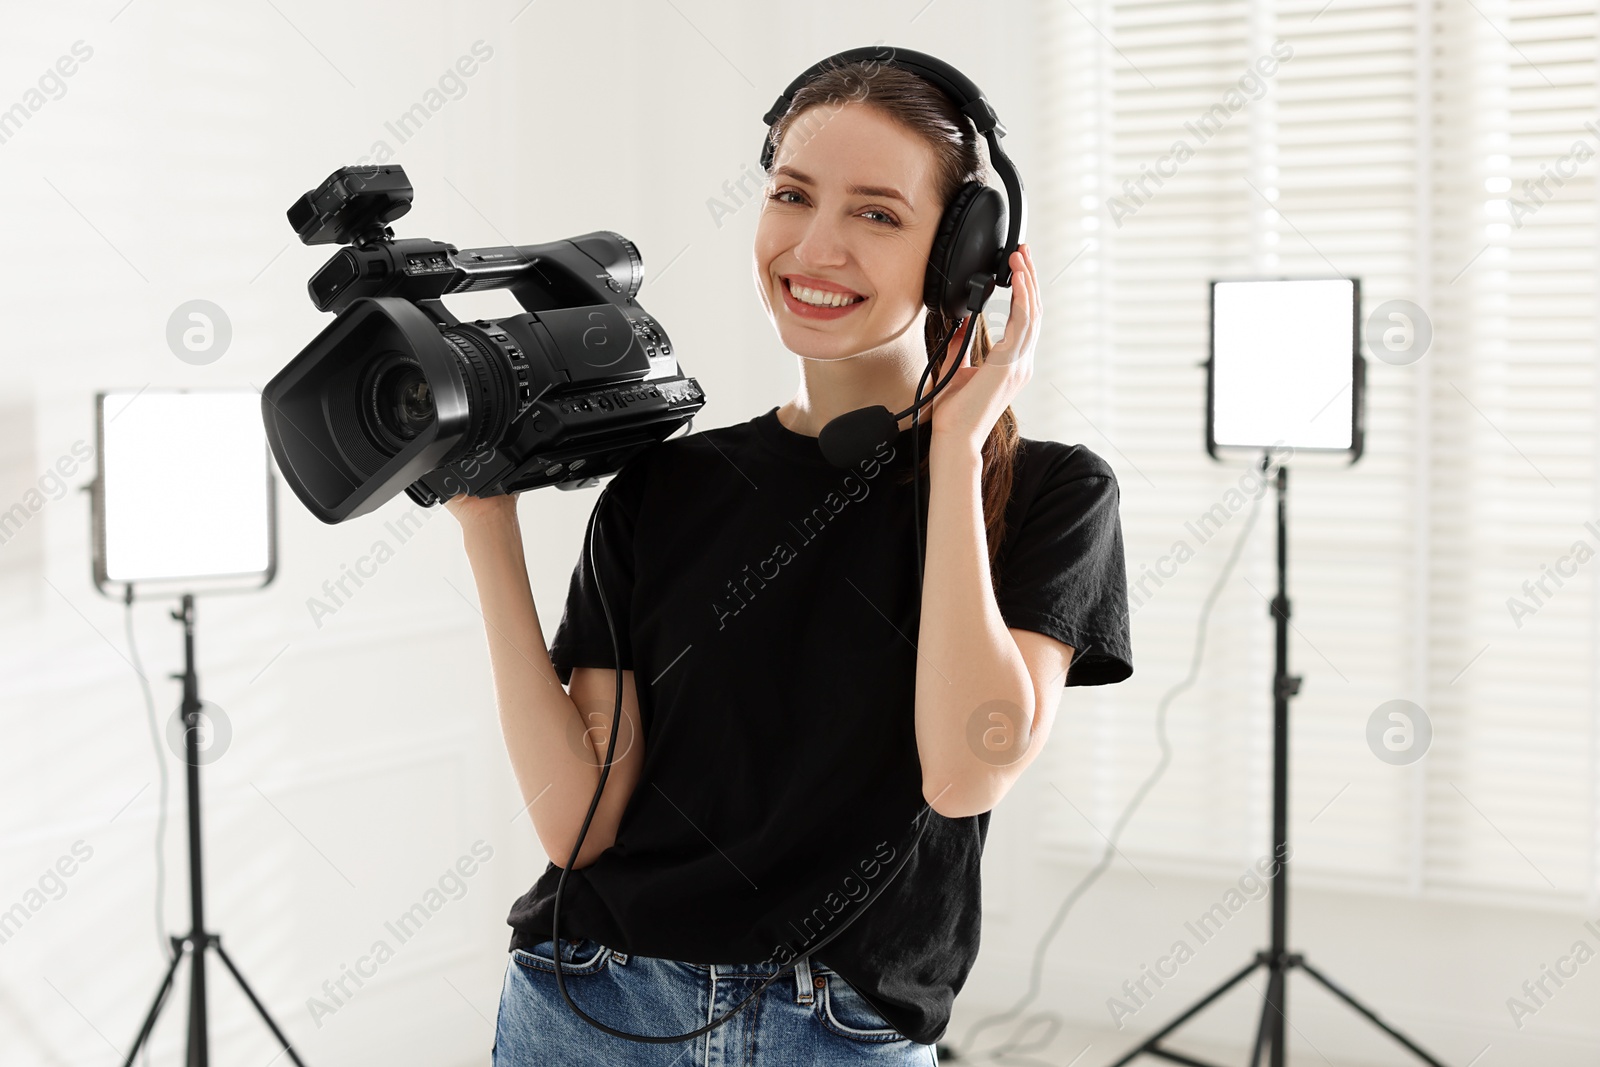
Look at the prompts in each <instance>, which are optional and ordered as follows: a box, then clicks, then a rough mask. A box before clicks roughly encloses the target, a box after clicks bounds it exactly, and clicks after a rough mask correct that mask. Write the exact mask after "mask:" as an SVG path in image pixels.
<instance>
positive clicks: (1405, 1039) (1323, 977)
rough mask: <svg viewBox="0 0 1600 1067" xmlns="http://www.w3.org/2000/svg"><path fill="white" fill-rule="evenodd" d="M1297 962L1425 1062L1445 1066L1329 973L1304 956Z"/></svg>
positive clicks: (1432, 1065) (1337, 995) (1434, 1065)
mask: <svg viewBox="0 0 1600 1067" xmlns="http://www.w3.org/2000/svg"><path fill="white" fill-rule="evenodd" d="M1295 962H1296V963H1297V964H1299V965H1300V966H1301V967H1304V968H1305V969H1306V973H1307V974H1309V975H1310V976H1311V977H1313V978H1315V979H1316V980H1317V981H1319V982H1321V983H1322V984H1323V985H1324V986H1326V987H1327V988H1328V990H1329V991H1330V992H1331V993H1333V995H1334V996H1336V997H1338V998H1339V999H1340V1000H1342V1001H1344V1002H1345V1003H1346V1004H1348V1005H1350V1006H1351V1007H1352V1008H1354V1009H1355V1010H1356V1011H1358V1012H1360V1013H1361V1014H1362V1015H1365V1016H1366V1017H1367V1018H1368V1019H1370V1020H1372V1025H1374V1026H1376V1027H1377V1028H1378V1029H1379V1030H1382V1031H1383V1032H1384V1033H1386V1034H1388V1035H1389V1036H1390V1037H1392V1038H1394V1039H1395V1040H1396V1041H1398V1042H1400V1044H1402V1045H1404V1046H1405V1047H1406V1048H1407V1049H1409V1050H1410V1051H1411V1052H1412V1053H1413V1054H1414V1055H1415V1056H1416V1057H1417V1058H1418V1059H1420V1060H1422V1062H1423V1063H1426V1064H1430V1065H1431V1067H1444V1064H1442V1063H1440V1062H1439V1061H1438V1060H1436V1059H1434V1058H1433V1057H1432V1056H1430V1055H1428V1054H1427V1053H1426V1052H1424V1051H1423V1050H1422V1049H1420V1048H1418V1047H1417V1045H1416V1044H1415V1043H1414V1042H1413V1041H1412V1040H1411V1039H1410V1038H1408V1037H1406V1035H1404V1034H1402V1033H1401V1032H1400V1031H1398V1030H1396V1029H1395V1028H1394V1027H1392V1026H1390V1025H1389V1024H1388V1023H1386V1022H1384V1021H1383V1020H1382V1019H1380V1018H1378V1016H1377V1014H1376V1013H1375V1012H1373V1011H1371V1010H1369V1009H1368V1008H1367V1007H1366V1006H1364V1005H1363V1004H1361V1003H1360V1002H1359V1001H1357V1000H1356V998H1355V997H1352V996H1351V995H1350V994H1349V993H1346V992H1345V991H1344V990H1342V989H1340V988H1339V987H1338V986H1337V985H1335V984H1334V983H1333V981H1332V979H1330V978H1328V976H1327V975H1325V974H1323V973H1322V972H1321V971H1319V970H1317V969H1316V968H1315V967H1313V966H1311V964H1309V963H1307V962H1306V961H1305V959H1304V957H1302V958H1300V959H1297V960H1296V961H1295Z"/></svg>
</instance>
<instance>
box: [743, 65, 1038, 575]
mask: <svg viewBox="0 0 1600 1067" xmlns="http://www.w3.org/2000/svg"><path fill="white" fill-rule="evenodd" d="M844 103H861V104H865V105H867V106H868V107H874V108H877V109H878V110H879V111H881V112H882V113H883V114H885V115H887V116H889V117H890V118H892V119H894V120H895V121H896V122H898V123H900V124H901V125H902V126H904V127H905V128H907V129H909V130H910V131H911V132H913V133H915V134H918V135H920V136H921V137H922V139H923V140H924V141H926V142H927V143H928V145H929V147H931V148H932V149H933V153H934V156H935V159H936V161H937V162H936V164H935V167H934V174H935V178H934V180H935V184H936V186H937V191H938V196H939V204H940V205H941V208H942V207H943V205H945V204H948V203H949V202H950V200H951V198H953V197H954V196H955V194H956V191H957V190H959V189H960V188H961V186H962V184H963V183H965V182H969V181H974V182H981V181H984V179H985V176H986V172H987V169H986V167H985V165H984V162H983V157H982V156H981V155H980V154H979V152H978V135H977V131H976V130H975V129H974V128H973V126H972V123H971V121H970V120H968V119H967V117H966V116H965V115H963V114H962V113H961V112H960V111H958V110H957V109H956V106H955V104H954V102H952V101H951V100H950V98H949V97H948V96H946V95H945V94H944V93H943V92H942V91H941V90H939V89H938V88H936V87H935V86H933V85H932V84H930V83H929V82H927V81H925V80H923V79H922V78H920V77H918V76H917V75H915V74H912V73H910V72H909V71H905V70H901V69H899V68H898V67H891V66H888V65H887V64H884V63H880V62H877V61H876V60H863V61H857V62H854V63H846V64H841V65H835V66H833V67H830V68H828V69H826V70H824V71H823V72H822V73H820V74H818V75H817V76H816V77H814V78H812V79H811V80H810V81H809V82H807V83H806V84H805V85H803V86H802V87H801V88H800V89H798V90H796V92H795V94H794V98H793V100H791V101H790V104H789V109H788V110H787V111H785V112H784V114H783V115H782V117H780V118H779V119H778V120H777V121H776V122H774V123H773V124H772V129H771V131H770V132H769V134H768V138H769V139H770V141H771V143H772V147H773V162H774V163H776V161H777V148H778V145H779V144H780V143H782V141H783V138H784V135H785V134H787V133H789V132H790V128H791V127H792V126H794V125H795V120H796V119H797V118H799V116H800V115H801V113H802V112H805V111H807V110H809V109H810V108H813V107H817V106H818V105H823V104H829V105H832V104H844ZM815 128H816V126H815V124H813V123H809V122H802V123H800V125H799V128H798V129H796V130H795V131H794V132H795V133H796V134H803V135H805V136H810V134H811V133H812V132H814V131H815ZM768 173H769V176H770V173H771V168H770V167H769V168H768ZM954 324H955V323H954V321H953V320H951V319H949V318H948V317H946V315H945V314H944V312H943V311H934V310H930V311H929V312H928V315H927V318H926V320H925V323H924V328H923V341H924V344H925V345H926V346H927V350H928V356H929V357H930V358H931V359H932V361H933V375H932V377H931V378H930V379H929V381H928V383H927V385H926V386H925V388H924V396H926V395H927V393H929V392H931V391H932V390H933V387H934V386H935V385H936V384H938V381H939V379H940V378H941V377H942V374H941V368H942V367H943V365H944V361H945V355H946V353H945V350H944V348H943V347H942V342H943V341H944V337H945V334H947V333H948V332H949V331H950V328H951V327H952V326H953V325H954ZM972 331H973V332H972V342H971V344H970V345H969V346H968V352H969V355H970V357H971V362H972V365H973V366H975V367H976V366H979V365H981V364H982V363H983V362H984V361H985V360H986V359H987V358H988V356H989V350H990V347H991V345H992V342H991V340H990V338H989V330H988V326H987V325H986V324H985V322H984V318H983V315H982V314H981V313H980V314H978V315H977V316H975V318H974V321H973V323H972ZM1020 440H1021V434H1020V433H1019V431H1018V429H1017V416H1016V413H1015V412H1013V411H1012V410H1011V408H1010V406H1007V407H1006V409H1005V410H1004V411H1002V412H1001V413H1000V418H999V419H998V420H997V421H996V422H995V425H994V428H993V429H992V430H990V431H989V436H988V438H986V439H985V440H984V442H983V452H982V455H983V479H982V487H983V525H984V530H985V532H986V534H987V540H988V549H989V576H990V581H991V583H992V584H994V586H995V587H996V588H997V589H998V587H999V581H998V574H997V571H996V568H995V559H996V557H997V556H998V554H999V552H1000V542H1001V539H1002V538H1003V537H1004V536H1005V530H1006V522H1005V519H1006V503H1007V501H1009V500H1010V499H1011V483H1012V480H1013V477H1014V475H1015V473H1016V457H1017V447H1018V443H1019V441H1020ZM930 459H931V457H930V456H926V455H925V456H923V457H922V466H921V469H920V471H919V472H918V473H919V474H920V475H923V476H925V475H927V473H928V470H929V461H930ZM904 481H905V482H907V483H909V482H910V481H911V472H910V471H907V472H906V476H905V479H904ZM924 506H926V504H924Z"/></svg>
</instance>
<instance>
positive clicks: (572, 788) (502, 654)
mask: <svg viewBox="0 0 1600 1067" xmlns="http://www.w3.org/2000/svg"><path fill="white" fill-rule="evenodd" d="M462 539H463V542H464V544H465V546H466V550H467V559H468V560H469V562H470V563H471V564H472V574H473V579H474V581H475V582H476V584H477V589H478V601H479V604H480V605H481V607H482V611H483V621H484V630H485V632H486V634H487V636H488V640H489V662H490V666H491V669H492V671H493V674H494V688H495V700H496V703H497V705H498V707H499V715H500V730H501V733H502V734H503V735H504V737H505V743H506V752H507V754H508V755H509V756H510V758H511V766H512V770H513V771H514V773H515V774H516V778H517V784H518V786H519V787H520V788H521V791H522V799H523V802H524V803H525V804H527V806H528V808H527V810H528V813H529V815H530V817H531V818H532V820H533V825H534V829H535V831H536V832H537V833H538V835H539V840H540V842H541V843H542V844H543V846H544V850H545V853H546V854H547V855H548V856H549V857H550V858H551V859H552V860H553V861H554V862H556V863H557V864H559V865H561V866H566V864H567V862H568V860H569V859H570V858H571V856H572V846H573V844H574V842H576V840H577V836H578V830H579V828H580V827H581V826H582V825H583V817H584V815H585V814H587V812H588V810H589V804H590V802H591V801H592V800H593V799H594V791H595V787H596V786H597V785H599V782H600V768H599V766H598V764H599V759H598V757H596V756H595V755H594V750H593V748H592V745H591V741H590V739H589V733H588V731H586V726H585V724H584V723H583V720H582V718H581V717H580V715H579V713H578V709H577V707H576V705H575V704H574V703H573V700H572V698H571V696H569V695H568V693H567V691H566V690H565V689H564V688H562V685H561V681H560V679H558V678H557V677H556V673H555V668H554V666H553V665H552V664H551V662H550V654H549V652H548V651H546V647H545V638H544V631H543V629H542V628H541V626H540V624H539V614H538V610H537V608H536V607H535V605H534V602H533V592H532V589H531V588H530V586H529V582H528V569H527V562H526V559H525V557H524V555H523V549H522V532H521V529H520V527H519V525H518V523H517V517H516V511H515V509H514V508H511V509H507V510H505V511H503V512H497V513H494V514H492V515H488V516H481V517H478V518H476V519H474V520H472V521H470V522H466V523H463V527H462ZM613 783H617V784H618V785H620V783H619V782H618V775H617V773H616V770H615V768H613V771H612V774H611V775H610V776H608V777H607V779H606V793H607V794H608V795H607V796H606V797H604V798H603V799H602V801H601V805H600V807H599V808H598V809H596V811H595V817H594V822H593V823H592V824H591V826H590V828H589V833H588V834H587V835H586V836H585V838H584V845H583V853H582V854H581V855H580V856H579V857H578V862H577V864H576V865H577V866H579V867H583V866H586V865H587V864H588V863H589V862H590V861H592V859H593V858H594V857H595V856H597V855H598V854H599V853H600V852H601V851H603V850H604V849H605V848H607V847H609V846H610V844H611V843H612V842H613V841H614V840H615V836H616V827H617V823H618V821H619V819H620V815H621V811H620V806H619V805H617V804H612V803H608V801H612V800H613V799H615V798H613V797H612V796H610V794H613V793H616V792H618V789H616V788H613Z"/></svg>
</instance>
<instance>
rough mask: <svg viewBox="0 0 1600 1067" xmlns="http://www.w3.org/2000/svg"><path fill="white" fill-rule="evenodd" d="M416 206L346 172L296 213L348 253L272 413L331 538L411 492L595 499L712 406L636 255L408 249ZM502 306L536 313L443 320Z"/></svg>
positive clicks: (279, 386) (593, 245)
mask: <svg viewBox="0 0 1600 1067" xmlns="http://www.w3.org/2000/svg"><path fill="white" fill-rule="evenodd" d="M411 199H412V189H411V186H410V183H409V181H408V180H407V178H406V176H405V172H404V170H402V169H401V168H400V167H399V166H396V165H385V166H369V167H344V168H341V169H340V170H337V171H335V172H334V173H333V174H332V175H330V176H329V178H328V179H327V181H325V182H324V183H323V184H322V185H321V186H319V187H318V188H317V189H315V190H312V191H310V192H308V193H306V194H305V195H304V196H302V197H301V198H300V199H299V200H297V201H296V202H295V204H294V206H293V207H291V208H290V209H289V212H288V217H289V222H290V224H291V225H292V226H293V227H294V229H295V232H296V233H297V234H298V235H299V236H300V239H301V241H303V242H304V243H306V244H330V243H338V244H344V245H347V247H344V248H341V249H340V250H339V251H338V252H336V253H335V254H334V255H333V256H332V257H331V258H330V259H329V260H328V261H327V262H326V263H325V264H323V266H322V267H321V269H319V270H318V271H317V272H316V273H315V274H314V275H312V277H311V279H310V281H309V282H308V283H307V290H308V292H309V294H310V297H311V302H312V303H313V304H314V305H315V306H316V307H317V309H318V310H320V311H331V312H335V313H336V317H335V318H334V320H333V322H331V323H329V324H328V326H327V327H326V328H325V329H323V330H322V332H321V333H319V334H318V335H317V336H316V337H315V338H313V339H312V341H311V343H310V344H308V345H307V346H306V347H305V348H304V349H302V350H301V351H300V353H299V354H298V355H296V356H295V357H294V359H292V360H291V361H290V362H289V364H288V365H287V366H285V367H284V368H283V369H282V370H281V371H279V372H278V374H277V375H275V376H274V377H273V378H272V380H271V381H270V382H268V383H267V385H266V387H265V388H264V389H263V390H262V397H261V399H262V417H263V419H264V420H265V423H266V430H267V439H268V441H269V443H270V445H271V447H272V451H273V454H274V456H275V457H276V458H277V461H278V466H279V468H280V469H281V470H282V471H283V474H284V477H285V480H286V481H287V482H288V483H289V485H290V487H291V488H292V489H293V490H294V492H295V494H296V496H298V497H299V498H300V500H301V501H302V502H303V503H304V504H305V505H306V507H307V508H308V509H310V510H311V512H312V513H313V514H315V515H316V516H317V517H318V518H319V519H321V520H322V521H323V522H328V523H336V522H342V521H344V520H345V519H350V518H354V517H356V516H358V515H363V514H366V513H367V512H369V511H372V510H373V509H375V508H377V507H378V506H379V505H381V504H382V503H384V502H385V501H387V500H388V499H390V498H391V497H393V496H394V495H395V494H397V493H398V492H400V491H401V490H402V489H403V490H404V491H405V492H406V494H407V495H408V496H410V497H411V498H412V499H413V500H415V501H416V502H417V503H419V504H422V505H425V506H432V505H434V504H437V503H439V502H441V501H442V500H446V499H449V498H450V497H452V496H455V495H457V494H460V493H469V494H471V495H473V496H493V495H497V494H501V493H512V492H517V491H520V490H524V489H533V488H539V487H541V486H546V485H555V486H557V487H558V488H562V489H573V488H581V487H584V486H589V485H594V484H596V483H597V482H598V480H599V479H600V478H602V477H604V476H606V475H608V474H612V473H615V472H616V471H617V470H618V469H619V468H620V467H621V466H622V465H623V464H624V463H626V462H627V461H628V460H629V459H630V458H631V457H632V456H633V455H634V454H636V453H637V452H639V451H641V450H643V449H645V448H648V447H650V446H652V445H654V444H657V443H659V442H660V441H663V440H665V439H666V438H668V437H670V436H672V435H673V434H674V433H676V432H677V431H679V430H680V429H687V427H688V425H689V424H690V423H691V422H692V420H693V417H694V415H695V413H696V412H697V411H699V410H700V408H702V407H704V406H705V394H704V393H703V392H702V391H701V389H700V386H699V383H697V382H696V381H695V380H694V379H692V378H688V377H685V376H684V375H683V374H682V373H681V372H680V370H679V367H678V363H677V359H676V358H675V356H674V355H673V347H672V343H671V341H670V339H669V338H668V336H667V334H666V331H665V330H664V329H662V327H661V325H660V323H658V322H656V321H655V319H654V318H652V317H651V316H650V315H649V314H648V313H647V312H646V311H645V309H644V308H643V307H642V306H641V305H640V304H639V303H638V301H637V299H636V297H637V294H638V291H639V288H640V286H641V285H642V284H643V281H644V264H643V260H642V258H641V257H640V255H639V251H638V249H637V248H636V247H635V246H634V245H633V243H632V242H631V241H629V240H628V239H627V238H625V237H622V236H621V235H620V234H616V233H612V232H609V231H596V232H593V233H587V234H582V235H580V236H577V237H571V238H567V239H565V240H560V241H552V242H549V243H547V244H537V245H518V246H504V247H499V248H470V249H458V248H456V247H455V246H454V245H451V244H447V243H445V242H442V241H434V240H429V239H426V238H413V239H405V240H395V239H394V235H393V231H392V229H390V228H389V226H388V223H389V222H390V221H392V220H393V219H395V218H398V217H400V216H401V215H404V214H405V213H406V212H407V211H408V210H409V209H410V206H411ZM495 288H507V289H510V290H511V292H512V294H513V295H514V296H515V297H516V300H517V302H518V304H520V305H521V306H522V307H523V309H524V311H523V313H522V314H518V315H510V316H506V317H504V318H500V319H478V320H474V321H470V322H463V321H461V320H459V319H457V318H456V317H455V316H454V315H452V314H451V313H450V311H449V310H448V309H447V308H446V307H445V306H444V304H443V302H442V298H443V297H445V296H448V295H450V294H453V293H465V292H476V291H481V290H486V289H495Z"/></svg>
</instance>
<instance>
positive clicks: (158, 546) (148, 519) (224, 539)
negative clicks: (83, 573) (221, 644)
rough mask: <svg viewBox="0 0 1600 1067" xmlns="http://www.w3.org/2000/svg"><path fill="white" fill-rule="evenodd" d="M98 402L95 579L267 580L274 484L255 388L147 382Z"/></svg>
mask: <svg viewBox="0 0 1600 1067" xmlns="http://www.w3.org/2000/svg"><path fill="white" fill-rule="evenodd" d="M97 399H98V408H99V437H100V450H99V462H100V475H99V484H98V487H97V488H98V491H97V492H96V494H95V496H96V511H97V514H96V529H97V532H98V534H99V536H98V537H97V538H96V560H95V572H96V573H95V577H96V581H97V583H100V584H101V585H102V587H103V586H104V583H107V582H111V583H119V584H126V583H133V584H135V585H137V584H139V583H147V582H158V583H172V582H176V581H180V580H196V579H199V580H205V579H221V578H239V579H245V578H250V577H251V576H257V577H259V578H260V579H261V581H260V582H259V584H266V582H268V581H270V580H271V577H272V572H273V569H274V559H273V555H274V552H273V548H274V537H273V526H272V523H273V519H274V515H273V499H272V494H273V486H272V482H271V479H272V475H271V467H270V464H271V458H270V455H269V452H268V449H267V441H266V434H265V432H264V430H263V427H262V422H261V397H260V394H258V393H256V392H255V391H254V390H232V389H228V390H223V389H215V390H156V389H148V388H147V389H143V390H126V391H108V392H105V393H101V394H100V395H99V396H98V398H97Z"/></svg>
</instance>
